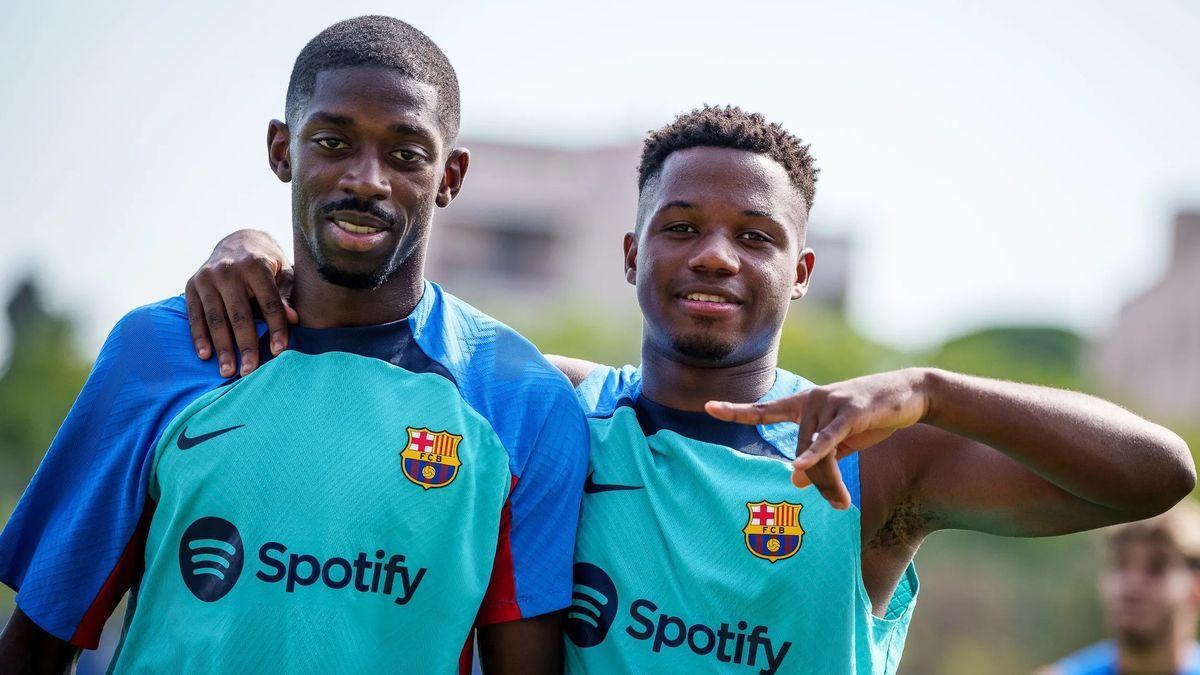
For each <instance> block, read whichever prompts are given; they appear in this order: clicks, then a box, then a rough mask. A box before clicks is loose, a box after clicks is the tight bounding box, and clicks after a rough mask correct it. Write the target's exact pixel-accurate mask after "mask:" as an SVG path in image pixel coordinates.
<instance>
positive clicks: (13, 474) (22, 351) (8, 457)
mask: <svg viewBox="0 0 1200 675" xmlns="http://www.w3.org/2000/svg"><path fill="white" fill-rule="evenodd" d="M7 309H8V320H9V325H10V328H11V338H12V339H11V341H10V344H11V345H12V348H11V351H10V353H9V357H8V363H7V369H6V370H5V371H4V374H3V375H0V515H3V516H4V517H5V519H6V520H7V516H8V513H9V511H10V509H11V506H12V502H13V501H15V498H16V495H17V494H19V493H20V491H21V489H22V488H24V486H25V484H26V483H27V482H28V481H29V477H30V476H31V475H32V474H33V470H34V468H35V467H36V466H37V463H38V461H39V460H40V459H41V457H42V455H43V454H44V453H45V452H46V448H47V447H48V446H49V445H50V441H51V440H52V439H53V438H54V434H55V433H56V432H57V431H58V426H59V424H61V423H62V421H63V418H64V417H66V415H67V411H68V410H70V408H71V402H72V401H74V400H75V396H76V395H77V394H78V393H79V390H80V388H81V387H82V386H83V382H84V380H85V379H86V378H87V374H88V361H87V360H86V359H85V358H83V357H82V356H81V355H80V353H79V350H78V348H77V347H76V345H75V339H74V331H73V327H72V325H71V323H70V321H68V320H67V319H66V318H63V317H60V316H55V315H53V314H51V313H50V312H48V311H47V310H46V308H45V306H44V304H43V303H42V298H41V293H40V292H39V290H38V286H37V284H36V282H35V281H34V280H33V279H32V278H25V279H23V280H22V281H21V282H19V283H18V284H17V287H16V289H15V290H14V292H13V295H12V297H11V298H10V299H9V301H8V305H7Z"/></svg>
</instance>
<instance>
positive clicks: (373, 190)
mask: <svg viewBox="0 0 1200 675" xmlns="http://www.w3.org/2000/svg"><path fill="white" fill-rule="evenodd" d="M338 187H339V188H341V190H342V191H343V192H345V193H346V194H348V195H351V196H354V197H357V198H359V199H362V200H372V201H383V200H385V199H387V198H388V197H390V196H391V194H392V186H391V183H389V182H388V179H387V173H386V171H385V168H384V167H383V165H382V164H381V163H380V161H379V158H378V157H375V156H374V155H373V154H372V153H360V154H359V156H358V157H356V158H355V159H354V160H352V161H351V162H348V163H347V165H346V171H345V173H343V174H342V177H341V179H339V180H338Z"/></svg>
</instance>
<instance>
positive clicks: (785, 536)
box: [742, 502, 804, 563]
mask: <svg viewBox="0 0 1200 675" xmlns="http://www.w3.org/2000/svg"><path fill="white" fill-rule="evenodd" d="M746 508H747V509H749V511H750V519H749V520H747V521H746V527H745V528H744V529H743V530H742V532H744V533H745V534H746V548H748V549H750V552H751V553H753V554H754V555H755V556H757V557H759V558H762V559H763V560H768V561H770V562H772V563H774V562H775V561H776V560H783V559H784V558H790V557H792V556H794V555H796V551H799V550H800V540H801V539H803V538H804V529H803V528H801V527H800V510H801V509H803V508H804V505H803V504H793V503H791V502H746Z"/></svg>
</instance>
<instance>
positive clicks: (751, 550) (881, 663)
mask: <svg viewBox="0 0 1200 675" xmlns="http://www.w3.org/2000/svg"><path fill="white" fill-rule="evenodd" d="M810 386H812V385H811V383H809V382H808V381H806V380H804V379H803V378H800V377H797V376H795V375H793V374H791V373H789V372H786V371H783V370H779V371H777V373H776V380H775V384H774V386H773V387H772V389H771V390H770V392H768V393H767V395H766V396H765V397H764V399H763V400H770V399H774V398H778V397H781V396H786V395H789V394H792V393H795V392H798V391H801V390H803V389H805V388H807V387H810ZM576 393H577V394H578V396H579V399H580V402H581V403H582V404H583V407H584V409H585V410H587V411H588V413H589V415H588V425H589V427H590V429H591V435H592V444H591V449H592V452H591V460H590V465H589V468H588V476H587V480H586V482H585V483H584V495H583V508H582V511H581V517H580V526H579V537H578V543H577V545H576V548H575V600H574V603H573V605H572V607H571V610H570V612H569V613H568V617H567V633H568V640H567V642H566V649H567V669H568V670H569V671H571V672H576V673H585V672H586V673H608V672H628V673H700V672H721V673H737V672H745V673H762V674H763V675H770V674H773V673H814V674H817V673H819V674H820V675H831V674H835V673H855V674H881V673H893V672H895V670H896V667H897V665H898V663H899V660H900V655H901V651H902V649H903V646H904V637H905V633H906V632H907V629H908V622H909V619H910V618H911V616H912V610H913V606H914V603H915V600H916V594H917V576H916V571H915V569H914V568H913V567H912V566H911V565H910V566H909V568H908V570H907V571H906V573H905V575H904V578H903V579H902V580H901V582H900V584H899V587H898V588H897V589H896V592H895V594H894V597H893V599H892V601H891V603H890V606H889V607H888V609H887V611H886V613H885V616H883V617H876V616H873V615H872V613H871V601H870V598H869V597H868V595H867V592H866V589H865V586H864V585H863V580H862V562H861V559H860V558H861V556H860V532H859V519H860V511H859V503H860V489H859V476H858V456H857V455H850V456H848V457H846V458H844V459H843V460H841V462H839V465H840V468H841V471H842V476H843V478H844V479H845V481H846V484H847V486H848V487H849V489H850V494H851V496H852V499H853V506H852V507H851V508H850V509H848V510H846V511H838V510H835V509H833V508H832V507H830V506H829V504H828V503H827V502H826V501H825V500H824V499H823V498H822V497H821V495H820V494H819V493H818V491H817V489H816V488H815V487H812V486H809V487H808V488H805V489H803V490H797V489H796V488H795V487H793V486H792V484H791V481H790V475H791V467H790V466H789V464H788V462H787V461H785V460H790V459H791V458H793V457H794V453H795V448H796V435H797V426H796V425H795V424H776V425H770V426H758V427H754V426H746V425H740V424H733V423H726V422H721V421H719V420H716V419H714V418H712V417H710V416H709V415H707V414H705V413H702V412H686V411H680V410H673V409H670V408H667V407H665V406H662V405H660V404H658V403H655V402H654V401H652V400H650V399H648V398H646V397H645V396H643V395H642V394H641V382H640V376H639V372H638V370H637V369H635V368H632V367H628V366H627V367H625V368H624V369H620V370H617V369H613V368H608V367H600V368H597V369H596V370H595V371H593V372H592V373H591V374H590V375H589V376H588V377H587V378H586V379H585V380H584V381H583V382H582V383H581V384H580V386H579V387H578V388H577V390H576Z"/></svg>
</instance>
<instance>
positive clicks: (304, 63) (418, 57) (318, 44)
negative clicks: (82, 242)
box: [284, 15, 459, 140]
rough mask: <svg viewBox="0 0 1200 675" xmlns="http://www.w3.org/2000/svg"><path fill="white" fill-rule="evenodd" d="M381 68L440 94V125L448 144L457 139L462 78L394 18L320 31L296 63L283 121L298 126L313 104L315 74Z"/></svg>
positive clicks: (359, 20)
mask: <svg viewBox="0 0 1200 675" xmlns="http://www.w3.org/2000/svg"><path fill="white" fill-rule="evenodd" d="M355 66H379V67H382V68H392V69H395V70H398V71H400V72H402V73H404V74H405V75H407V76H408V77H411V78H412V79H414V80H416V81H418V82H424V83H426V84H428V85H431V86H432V87H433V88H434V89H436V90H437V94H438V119H439V121H440V122H441V124H442V127H443V131H444V132H445V134H446V138H448V139H451V140H453V139H454V138H455V137H456V136H458V124H459V100H458V76H457V75H456V74H455V73H454V66H451V65H450V60H449V59H447V58H446V55H445V54H444V53H442V50H441V49H439V48H438V46H437V45H436V44H434V42H433V40H430V39H429V37H428V36H427V35H425V34H424V33H422V32H421V31H419V30H417V29H416V28H413V27H412V26H410V25H409V24H407V23H404V22H403V21H401V20H399V19H393V18H392V17H390V16H378V15H371V16H360V17H356V18H353V19H346V20H345V21H339V22H338V23H335V24H333V25H332V26H330V27H329V28H326V29H325V30H323V31H321V32H320V33H319V34H318V35H317V36H316V37H314V38H313V39H312V40H309V42H308V44H306V45H304V49H302V50H300V55H299V56H297V57H296V64H295V65H294V66H292V78H291V80H290V81H288V89H287V102H286V104H285V106H284V116H285V117H286V119H287V123H288V125H289V126H294V125H295V124H296V123H297V122H298V121H299V119H300V116H301V115H302V114H303V111H304V107H305V106H306V105H308V102H309V100H310V99H311V98H312V95H313V89H314V87H315V86H316V81H317V73H320V72H321V71H324V70H334V69H337V68H352V67H355Z"/></svg>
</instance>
